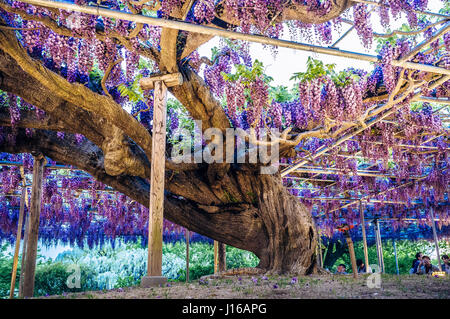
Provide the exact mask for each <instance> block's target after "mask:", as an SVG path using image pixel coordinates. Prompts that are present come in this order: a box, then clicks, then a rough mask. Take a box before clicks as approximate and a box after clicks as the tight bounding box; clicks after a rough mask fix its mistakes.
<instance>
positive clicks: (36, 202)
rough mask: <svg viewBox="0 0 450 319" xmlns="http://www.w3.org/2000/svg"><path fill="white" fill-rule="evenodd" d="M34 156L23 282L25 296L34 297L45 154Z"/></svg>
mask: <svg viewBox="0 0 450 319" xmlns="http://www.w3.org/2000/svg"><path fill="white" fill-rule="evenodd" d="M33 157H34V164H33V185H32V189H31V205H30V216H29V223H30V224H29V230H28V243H27V250H26V256H25V258H26V259H25V269H26V272H25V277H24V282H23V296H24V297H32V296H33V293H34V274H35V270H36V256H37V246H38V234H39V216H40V214H41V199H42V179H43V177H44V165H45V158H44V156H42V154H41V155H37V156H33Z"/></svg>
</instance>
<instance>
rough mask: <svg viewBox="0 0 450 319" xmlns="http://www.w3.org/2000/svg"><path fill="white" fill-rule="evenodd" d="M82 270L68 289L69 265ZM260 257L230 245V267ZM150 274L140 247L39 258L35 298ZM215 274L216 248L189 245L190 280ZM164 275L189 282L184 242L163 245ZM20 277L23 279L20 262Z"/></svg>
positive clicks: (4, 290) (5, 285)
mask: <svg viewBox="0 0 450 319" xmlns="http://www.w3.org/2000/svg"><path fill="white" fill-rule="evenodd" d="M6 247H7V245H3V246H1V247H0V297H6V296H8V295H9V286H10V280H11V269H12V256H10V255H6V253H5V251H6ZM74 264H75V265H77V266H79V267H80V271H81V277H80V288H73V289H69V288H68V287H67V284H66V282H67V279H68V276H69V275H71V274H72V273H73V272H71V271H69V268H68V267H69V266H71V265H74ZM257 264H258V258H257V257H256V256H255V255H254V254H252V253H250V252H248V251H243V250H240V249H237V248H234V247H230V246H227V268H241V267H255V266H256V265H257ZM146 272H147V249H146V248H142V247H141V246H140V244H136V243H132V244H121V245H118V246H117V247H115V248H112V247H111V246H110V245H105V246H104V247H102V248H97V249H92V250H89V249H85V250H81V249H72V250H70V251H64V252H62V253H60V254H59V255H58V257H57V258H56V259H55V260H54V261H53V260H42V258H41V259H39V261H38V263H37V267H36V280H35V296H43V295H55V294H62V293H65V292H77V291H87V290H103V289H114V288H121V287H130V286H137V285H139V284H140V280H141V278H142V277H143V276H145V274H146ZM212 273H214V249H213V245H211V244H208V243H200V242H196V243H191V244H190V272H189V278H190V279H191V280H195V279H198V278H200V277H201V276H205V275H209V274H212ZM162 274H163V276H165V277H167V278H168V279H169V281H185V280H186V245H185V243H184V242H180V241H178V242H175V243H165V244H164V245H163V262H162ZM17 278H20V262H19V270H18V274H17ZM16 288H18V281H16Z"/></svg>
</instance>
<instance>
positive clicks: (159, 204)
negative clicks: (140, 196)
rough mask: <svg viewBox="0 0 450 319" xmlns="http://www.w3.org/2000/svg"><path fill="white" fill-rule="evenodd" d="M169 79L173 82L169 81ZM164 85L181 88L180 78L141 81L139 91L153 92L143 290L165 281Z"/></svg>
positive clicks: (169, 76)
mask: <svg viewBox="0 0 450 319" xmlns="http://www.w3.org/2000/svg"><path fill="white" fill-rule="evenodd" d="M172 78H174V79H176V81H175V80H174V81H172V80H171V79H172ZM167 83H169V86H174V85H179V84H181V83H182V77H181V74H180V73H175V74H172V75H170V74H168V75H165V76H156V77H151V78H143V79H141V81H140V85H141V88H142V89H144V90H146V89H150V88H151V89H154V91H153V94H154V98H153V134H152V158H151V180H150V209H149V211H150V212H149V214H150V216H149V220H148V260H147V276H145V277H143V278H142V280H141V286H142V287H153V286H159V285H161V284H164V283H165V282H166V281H167V278H165V277H163V276H162V242H163V236H162V234H163V231H162V230H163V213H164V179H165V161H166V156H165V153H166V115H167V105H166V102H167V86H168V84H167Z"/></svg>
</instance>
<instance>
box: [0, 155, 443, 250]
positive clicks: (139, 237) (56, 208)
mask: <svg viewBox="0 0 450 319" xmlns="http://www.w3.org/2000/svg"><path fill="white" fill-rule="evenodd" d="M0 160H1V161H2V163H9V164H8V166H2V170H1V171H0V180H1V193H2V194H3V195H1V196H0V241H6V242H10V243H13V242H14V241H15V237H16V232H17V221H18V217H19V207H20V193H21V190H22V188H21V185H22V181H21V175H20V170H19V167H18V166H17V163H23V165H24V173H25V176H26V177H30V176H29V173H30V172H31V168H32V157H31V156H30V155H27V154H18V155H10V154H5V153H2V154H1V155H0ZM49 165H52V166H53V168H52V169H46V170H45V183H44V186H43V199H42V210H41V216H40V226H39V239H40V241H41V243H43V244H44V245H49V246H50V245H56V244H57V243H58V242H59V243H63V244H69V245H72V246H74V245H77V246H79V247H85V246H86V245H87V246H88V247H93V246H96V245H100V246H101V245H103V244H104V243H106V242H110V243H112V244H114V242H115V240H116V239H117V238H121V239H122V240H124V241H125V242H137V241H141V243H142V245H146V243H147V234H148V209H147V207H144V206H142V205H140V204H139V203H137V202H135V201H133V200H131V199H129V198H128V197H126V196H125V195H123V194H120V193H117V192H114V191H113V190H112V189H111V188H109V187H108V186H106V185H104V184H102V183H99V182H97V181H96V180H94V179H93V178H92V177H91V176H89V175H88V174H86V173H83V172H81V171H77V170H67V169H66V170H65V172H66V173H65V174H63V173H62V170H59V169H57V168H58V166H57V163H55V162H52V161H49ZM67 172H69V173H67ZM28 195H30V194H28ZM426 203H427V204H431V206H432V207H433V208H434V212H435V218H438V219H439V222H438V223H437V226H438V227H437V231H438V235H439V236H440V237H441V238H442V237H446V238H447V237H448V236H449V235H450V223H449V221H450V218H449V217H450V216H449V202H448V197H447V196H445V198H444V201H443V202H438V203H434V202H430V201H429V199H428V201H427V202H426ZM431 206H430V207H431ZM25 211H26V212H27V208H26V206H25ZM312 214H313V216H314V217H315V218H316V223H317V225H318V227H319V228H320V230H321V234H322V236H323V240H324V241H328V240H338V239H343V237H342V236H343V235H342V233H340V232H338V231H337V227H338V226H339V225H342V224H344V223H346V224H349V225H354V226H356V227H354V228H353V229H352V230H351V231H350V234H351V236H352V238H353V240H354V241H359V240H361V238H362V236H361V225H360V215H359V210H356V209H355V210H354V209H342V210H340V211H339V212H334V213H332V214H324V213H323V211H321V210H320V209H318V208H317V207H315V208H314V209H313V210H312ZM374 218H380V220H381V222H380V224H381V235H382V239H383V240H384V239H394V238H395V239H408V240H418V239H426V240H431V239H432V230H431V227H430V225H431V224H430V223H431V220H430V216H429V207H428V208H427V207H426V205H425V206H424V203H423V202H420V203H417V204H415V205H412V206H411V207H409V208H404V207H403V208H402V209H398V207H395V206H393V205H383V206H379V207H378V206H377V207H376V206H369V205H368V206H367V207H366V209H365V219H366V230H367V237H368V241H369V243H370V242H371V241H373V240H374V237H375V235H374V232H373V227H371V226H369V225H368V224H367V223H369V222H371V221H372V220H373V219H374ZM24 224H25V223H24ZM163 237H164V240H165V241H166V242H175V241H184V240H185V228H183V227H181V226H178V225H176V224H174V223H171V222H169V221H167V220H164V233H163ZM190 240H191V241H194V242H195V241H202V242H212V239H209V238H207V237H204V236H201V235H199V234H197V233H193V232H191V233H190Z"/></svg>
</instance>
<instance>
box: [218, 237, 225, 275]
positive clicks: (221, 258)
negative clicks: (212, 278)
mask: <svg viewBox="0 0 450 319" xmlns="http://www.w3.org/2000/svg"><path fill="white" fill-rule="evenodd" d="M226 248H227V245H225V244H224V243H219V245H218V249H217V250H218V251H217V254H218V264H219V266H218V267H219V272H224V271H226V270H227V252H226Z"/></svg>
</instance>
